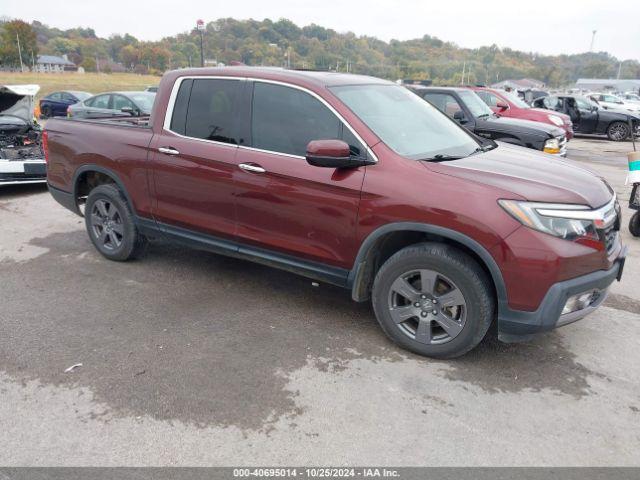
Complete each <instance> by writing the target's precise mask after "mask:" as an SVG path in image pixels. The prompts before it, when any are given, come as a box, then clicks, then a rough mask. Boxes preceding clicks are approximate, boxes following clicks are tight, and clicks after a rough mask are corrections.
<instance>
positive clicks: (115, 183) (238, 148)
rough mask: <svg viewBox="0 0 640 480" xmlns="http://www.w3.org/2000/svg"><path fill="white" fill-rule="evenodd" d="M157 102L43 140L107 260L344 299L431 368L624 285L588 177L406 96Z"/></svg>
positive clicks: (71, 122) (613, 234) (220, 76)
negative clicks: (286, 282) (186, 257)
mask: <svg viewBox="0 0 640 480" xmlns="http://www.w3.org/2000/svg"><path fill="white" fill-rule="evenodd" d="M465 92H468V93H472V92H470V91H468V90H465ZM157 98H158V101H157V102H156V104H155V105H154V108H153V112H152V114H151V119H150V122H149V126H134V125H132V123H131V122H128V123H126V124H125V122H124V121H123V119H122V118H116V119H108V120H93V121H87V120H85V119H77V120H76V119H75V118H73V117H72V118H71V119H52V120H50V121H49V122H48V123H47V125H46V130H45V135H46V136H47V138H48V141H47V142H48V143H47V155H48V161H49V163H48V182H49V189H50V192H51V194H52V195H53V197H54V198H55V199H56V200H57V201H58V202H60V203H61V204H62V205H64V206H65V207H67V208H69V209H70V210H72V211H74V212H76V213H81V212H83V213H84V217H85V223H86V227H87V232H88V235H89V238H90V239H91V241H92V242H93V244H94V246H95V247H96V249H97V250H98V251H99V252H100V253H101V254H102V255H103V256H104V257H106V258H107V259H110V260H117V261H122V260H128V259H130V258H133V257H135V256H136V255H137V254H138V253H140V252H141V251H142V250H143V248H144V246H145V244H146V242H147V239H148V238H149V237H155V236H162V237H163V238H169V239H172V240H174V241H176V242H179V243H182V244H184V245H189V246H192V247H197V248H201V249H205V250H209V251H212V252H216V253H222V254H226V255H230V256H234V257H239V258H244V259H249V260H253V261H256V262H259V263H264V264H267V265H270V266H273V267H278V268H282V269H285V270H287V271H289V272H293V273H297V274H301V275H305V276H307V277H310V278H313V279H316V280H319V281H323V282H326V283H330V284H335V285H339V286H341V287H345V288H348V289H349V290H350V291H351V296H352V298H353V299H354V300H356V301H360V302H362V301H366V300H368V299H371V301H372V303H373V309H374V312H375V314H376V318H377V319H378V322H379V323H380V325H381V327H382V329H383V330H384V331H385V332H386V333H387V335H389V337H391V338H392V339H393V340H394V341H396V342H397V343H398V344H400V345H401V346H403V347H404V348H407V349H409V350H412V351H414V352H417V353H420V354H423V355H429V356H434V357H453V356H458V355H462V354H464V353H465V352H467V351H469V350H470V349H472V348H473V347H474V346H476V345H477V344H478V343H479V342H480V341H481V339H482V338H483V337H484V336H485V335H486V333H487V331H488V329H489V327H490V325H491V324H492V322H493V321H494V318H495V317H497V330H498V332H499V336H500V338H501V339H502V340H504V341H515V340H522V339H524V338H528V337H529V336H531V335H532V334H534V333H536V332H541V331H545V330H549V329H552V328H555V327H558V326H560V325H565V324H567V323H571V322H573V321H575V320H578V319H579V318H582V317H584V316H585V315H586V314H588V313H590V312H592V311H594V310H595V309H596V308H597V307H598V306H599V305H600V304H601V303H602V302H603V301H604V299H605V297H606V292H607V288H608V287H609V285H610V284H611V283H612V282H613V281H614V280H615V279H616V278H617V279H619V278H620V276H621V274H622V269H623V265H624V258H625V252H626V250H625V248H624V247H623V246H622V244H621V241H620V237H619V235H618V229H619V227H620V208H619V205H618V202H617V200H616V196H615V194H614V192H613V190H612V189H611V187H610V186H609V185H608V184H607V183H606V182H605V181H604V180H603V179H602V178H599V177H598V176H596V175H594V174H592V173H591V172H589V171H587V170H585V169H583V168H580V167H577V166H574V165H571V164H569V163H567V162H558V161H557V160H556V159H555V158H552V157H551V156H549V155H543V154H540V153H538V152H536V151H534V150H527V149H523V148H520V147H515V146H512V145H506V144H497V143H495V142H493V141H491V140H487V139H482V138H479V137H477V136H475V135H472V134H471V133H470V132H469V131H468V130H466V129H464V128H462V127H460V126H459V125H457V124H456V123H455V122H453V121H451V120H450V119H449V118H447V117H446V116H445V115H442V114H441V113H440V112H439V111H438V110H437V109H436V108H434V107H433V106H432V105H430V104H429V103H428V102H425V101H423V100H421V99H420V98H419V97H418V96H416V95H414V94H413V93H411V92H410V91H409V90H407V89H405V88H404V87H402V86H400V85H396V84H394V83H391V82H388V81H385V80H380V79H376V78H372V77H363V76H359V75H347V74H337V73H327V72H295V71H288V70H273V69H269V68H244V67H236V68H198V69H188V70H177V71H172V72H168V73H166V74H165V75H164V77H163V78H162V81H161V83H160V88H159V90H158V97H157ZM479 101H480V100H479ZM480 103H481V104H482V105H484V103H482V102H481V101H480ZM485 107H486V106H485ZM264 280H265V281H268V279H266V278H265V279H264ZM274 293H275V290H274ZM246 295H247V302H249V303H250V302H251V301H252V300H251V292H250V291H247V292H246ZM116 300H117V299H116ZM258 341H259V339H258Z"/></svg>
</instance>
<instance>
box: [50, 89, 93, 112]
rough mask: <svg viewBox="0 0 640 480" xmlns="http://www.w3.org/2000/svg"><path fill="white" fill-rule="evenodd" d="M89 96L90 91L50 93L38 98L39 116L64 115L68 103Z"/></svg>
mask: <svg viewBox="0 0 640 480" xmlns="http://www.w3.org/2000/svg"><path fill="white" fill-rule="evenodd" d="M90 96H91V94H90V93H87V92H78V91H72V90H67V91H64V92H53V93H50V94H49V95H47V96H46V97H44V98H42V99H41V100H40V116H41V117H42V118H49V117H64V116H66V115H67V108H68V107H69V105H74V104H76V103H78V102H81V101H83V100H86V99H87V98H89V97H90Z"/></svg>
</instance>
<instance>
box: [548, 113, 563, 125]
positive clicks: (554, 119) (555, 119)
mask: <svg viewBox="0 0 640 480" xmlns="http://www.w3.org/2000/svg"><path fill="white" fill-rule="evenodd" d="M548 118H549V121H550V122H552V123H555V124H556V125H557V126H559V127H561V126H562V125H564V122H563V121H562V119H561V118H560V117H559V116H557V115H548Z"/></svg>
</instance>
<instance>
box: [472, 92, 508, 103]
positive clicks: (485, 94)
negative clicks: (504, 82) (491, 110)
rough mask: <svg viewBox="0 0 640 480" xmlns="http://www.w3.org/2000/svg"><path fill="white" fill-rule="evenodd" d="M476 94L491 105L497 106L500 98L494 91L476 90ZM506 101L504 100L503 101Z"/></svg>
mask: <svg viewBox="0 0 640 480" xmlns="http://www.w3.org/2000/svg"><path fill="white" fill-rule="evenodd" d="M476 94H477V95H478V96H479V97H480V98H481V99H482V101H483V102H484V103H486V104H487V105H489V106H490V107H497V106H498V102H500V99H499V98H498V97H496V96H495V95H493V94H492V93H489V92H485V91H484V90H476ZM503 103H504V102H503Z"/></svg>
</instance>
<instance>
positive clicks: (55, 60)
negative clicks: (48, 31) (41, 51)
mask: <svg viewBox="0 0 640 480" xmlns="http://www.w3.org/2000/svg"><path fill="white" fill-rule="evenodd" d="M36 63H51V64H53V65H73V66H74V67H75V63H73V62H71V61H69V60H67V59H66V58H63V57H57V56H55V55H38V60H37V62H36Z"/></svg>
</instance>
